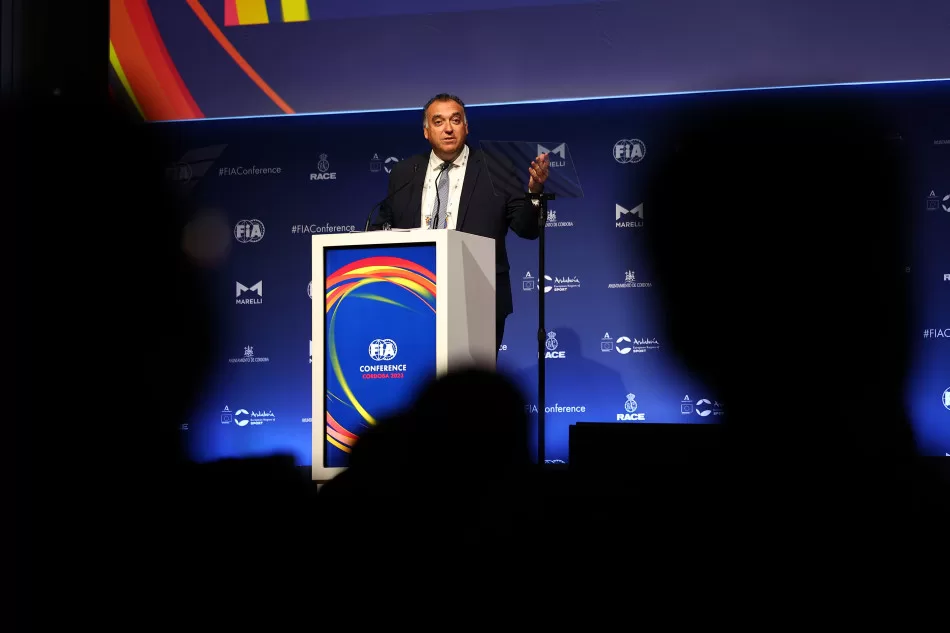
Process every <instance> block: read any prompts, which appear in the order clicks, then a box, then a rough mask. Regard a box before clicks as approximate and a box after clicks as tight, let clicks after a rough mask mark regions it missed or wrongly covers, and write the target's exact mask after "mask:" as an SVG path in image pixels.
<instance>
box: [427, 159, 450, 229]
mask: <svg viewBox="0 0 950 633" xmlns="http://www.w3.org/2000/svg"><path fill="white" fill-rule="evenodd" d="M450 165H451V163H444V164H443V169H442V171H441V172H440V173H439V175H438V176H436V180H437V183H436V188H435V205H436V208H435V219H434V220H433V221H432V227H433V228H437V229H444V228H445V225H446V220H447V219H448V214H447V213H446V210H447V209H448V206H449V170H450V169H451V167H450Z"/></svg>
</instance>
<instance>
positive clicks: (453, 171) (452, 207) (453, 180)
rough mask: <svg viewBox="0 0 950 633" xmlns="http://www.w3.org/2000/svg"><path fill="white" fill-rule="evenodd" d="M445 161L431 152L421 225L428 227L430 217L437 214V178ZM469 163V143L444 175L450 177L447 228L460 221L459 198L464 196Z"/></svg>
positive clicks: (421, 211) (424, 185)
mask: <svg viewBox="0 0 950 633" xmlns="http://www.w3.org/2000/svg"><path fill="white" fill-rule="evenodd" d="M443 162H445V161H443V160H442V159H441V158H439V157H438V156H436V155H435V152H434V151H433V152H430V153H429V164H428V166H427V167H426V179H425V184H423V185H422V208H421V209H420V210H419V226H422V227H428V226H429V220H430V218H431V217H432V216H433V215H435V198H436V196H435V179H436V176H438V175H439V168H440V167H442V163H443ZM466 164H468V145H466V146H464V147H463V148H462V153H461V154H459V155H458V156H457V157H456V158H455V160H454V161H452V166H451V167H448V168H446V172H447V173H446V174H445V175H444V176H442V177H443V178H445V176H448V177H449V204H448V206H447V207H446V222H445V228H447V229H454V228H455V227H456V224H457V222H458V208H459V200H460V199H461V198H462V182H464V181H465V166H466Z"/></svg>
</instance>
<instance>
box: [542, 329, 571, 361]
mask: <svg viewBox="0 0 950 633" xmlns="http://www.w3.org/2000/svg"><path fill="white" fill-rule="evenodd" d="M544 349H546V350H547V351H546V352H545V353H544V357H545V358H553V359H563V358H566V357H567V352H564V351H560V352H559V351H557V333H556V332H553V331H552V332H548V337H547V340H545V341H544Z"/></svg>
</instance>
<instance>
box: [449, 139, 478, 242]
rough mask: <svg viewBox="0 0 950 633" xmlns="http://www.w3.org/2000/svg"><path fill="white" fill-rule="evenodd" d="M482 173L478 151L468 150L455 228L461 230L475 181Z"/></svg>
mask: <svg viewBox="0 0 950 633" xmlns="http://www.w3.org/2000/svg"><path fill="white" fill-rule="evenodd" d="M481 171H482V153H481V151H479V150H469V155H468V165H466V166H465V180H464V181H463V182H462V194H461V195H460V196H459V210H458V218H456V220H455V228H456V230H458V231H461V230H462V227H463V226H464V225H465V216H466V215H467V214H468V205H469V202H471V199H472V193H474V192H475V181H476V180H478V176H479V174H480V173H481Z"/></svg>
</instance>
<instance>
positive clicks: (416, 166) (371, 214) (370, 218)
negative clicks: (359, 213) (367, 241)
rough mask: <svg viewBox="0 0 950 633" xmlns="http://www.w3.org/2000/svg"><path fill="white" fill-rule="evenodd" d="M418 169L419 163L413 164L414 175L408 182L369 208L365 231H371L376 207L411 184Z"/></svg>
mask: <svg viewBox="0 0 950 633" xmlns="http://www.w3.org/2000/svg"><path fill="white" fill-rule="evenodd" d="M417 171H419V163H414V164H413V165H412V177H411V178H410V179H409V180H407V181H406V182H404V183H403V184H401V185H399V187H397V188H396V190H395V191H393V192H392V193H391V194H389V195H388V196H386V197H385V198H383V199H382V200H380V201H379V202H377V203H376V204H374V205H373V208H372V209H370V210H369V215H368V216H366V227H365V228H364V229H363V231H364V232H366V231H369V223H370V222H372V220H373V214H374V213H375V212H376V209H378V208H379V207H380V206H382V205H383V204H385V203H386V202H388V201H389V199H390V198H392V197H393V196H395V195H396V194H397V193H399V192H400V191H402V190H403V189H405V188H406V187H408V186H409V185H411V184H412V181H413V180H415V179H416V172H417Z"/></svg>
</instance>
